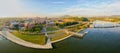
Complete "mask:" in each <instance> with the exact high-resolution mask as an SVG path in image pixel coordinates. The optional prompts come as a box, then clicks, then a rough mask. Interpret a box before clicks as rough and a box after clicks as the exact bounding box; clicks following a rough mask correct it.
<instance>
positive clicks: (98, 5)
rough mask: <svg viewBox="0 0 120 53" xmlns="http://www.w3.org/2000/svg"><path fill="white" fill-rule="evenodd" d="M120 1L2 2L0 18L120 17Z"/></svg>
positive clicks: (33, 0) (28, 0) (16, 0)
mask: <svg viewBox="0 0 120 53" xmlns="http://www.w3.org/2000/svg"><path fill="white" fill-rule="evenodd" d="M119 5H120V0H39V1H38V0H0V6H1V7H0V17H9V16H10V17H12V16H59V15H74V16H104V15H120V10H119V9H120V7H119Z"/></svg>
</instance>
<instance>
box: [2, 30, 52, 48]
mask: <svg viewBox="0 0 120 53" xmlns="http://www.w3.org/2000/svg"><path fill="white" fill-rule="evenodd" d="M3 36H4V37H5V38H7V39H8V40H10V41H12V42H14V43H17V44H19V45H22V46H25V47H29V48H36V49H52V48H53V47H52V45H51V42H49V43H46V44H45V45H39V44H34V43H31V42H27V41H24V40H22V39H20V38H18V37H16V36H15V35H13V34H11V33H10V32H8V31H3Z"/></svg>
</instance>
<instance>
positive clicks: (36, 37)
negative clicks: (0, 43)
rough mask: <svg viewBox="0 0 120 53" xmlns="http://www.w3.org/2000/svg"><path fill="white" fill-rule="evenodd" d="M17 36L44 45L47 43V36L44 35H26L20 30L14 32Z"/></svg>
mask: <svg viewBox="0 0 120 53" xmlns="http://www.w3.org/2000/svg"><path fill="white" fill-rule="evenodd" d="M12 34H14V35H15V36H17V37H19V38H21V39H23V40H25V41H28V42H31V43H35V44H40V45H44V44H45V43H46V37H45V36H44V35H24V34H21V33H19V32H18V31H15V32H12Z"/></svg>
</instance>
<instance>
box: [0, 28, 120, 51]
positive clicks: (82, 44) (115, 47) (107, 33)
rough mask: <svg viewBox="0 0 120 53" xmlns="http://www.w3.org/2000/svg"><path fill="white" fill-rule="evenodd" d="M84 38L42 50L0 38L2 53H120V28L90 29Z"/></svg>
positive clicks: (63, 42)
mask: <svg viewBox="0 0 120 53" xmlns="http://www.w3.org/2000/svg"><path fill="white" fill-rule="evenodd" d="M84 31H89V33H88V34H86V35H85V36H84V37H83V38H76V37H70V38H68V39H66V40H63V41H60V42H57V43H54V44H53V46H54V49H50V50H41V49H32V48H27V47H23V46H20V45H17V44H15V43H13V42H10V41H8V40H6V39H4V38H0V53H120V28H119V27H118V28H88V29H86V30H84Z"/></svg>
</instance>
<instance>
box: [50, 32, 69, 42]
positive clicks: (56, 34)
mask: <svg viewBox="0 0 120 53" xmlns="http://www.w3.org/2000/svg"><path fill="white" fill-rule="evenodd" d="M48 35H49V36H50V37H51V41H55V40H59V39H61V38H64V37H67V36H69V35H70V34H67V33H65V31H58V32H54V33H49V34H48Z"/></svg>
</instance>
